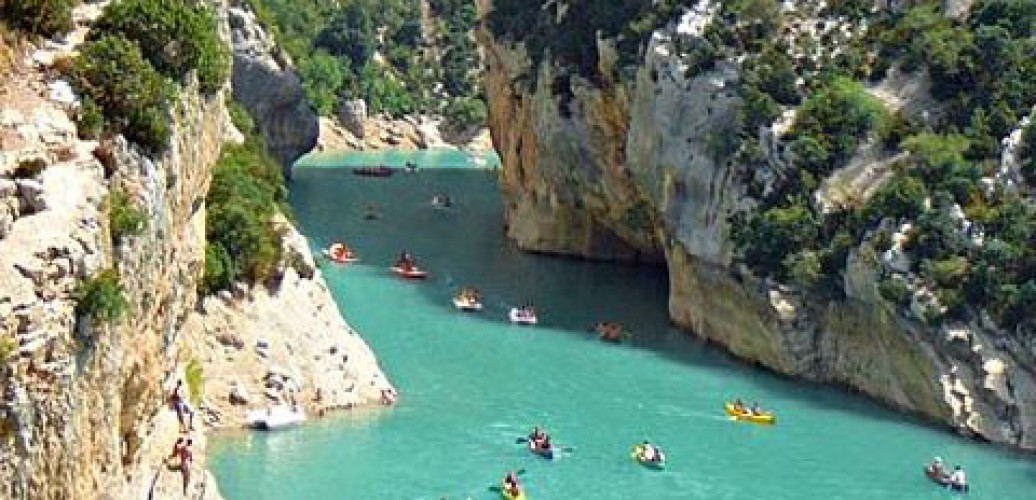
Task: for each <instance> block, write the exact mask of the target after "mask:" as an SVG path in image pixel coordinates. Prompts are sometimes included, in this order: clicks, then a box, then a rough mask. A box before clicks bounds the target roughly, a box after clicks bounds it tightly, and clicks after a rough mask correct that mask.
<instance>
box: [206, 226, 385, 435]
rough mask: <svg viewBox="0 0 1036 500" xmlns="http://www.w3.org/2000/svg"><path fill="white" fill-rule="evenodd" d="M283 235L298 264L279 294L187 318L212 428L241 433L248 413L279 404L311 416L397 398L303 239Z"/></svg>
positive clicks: (209, 302) (245, 298)
mask: <svg viewBox="0 0 1036 500" xmlns="http://www.w3.org/2000/svg"><path fill="white" fill-rule="evenodd" d="M285 231H286V232H287V233H288V235H289V236H288V238H286V240H285V247H286V248H285V253H286V254H289V255H292V254H294V255H296V256H298V258H297V259H295V260H294V262H293V263H292V264H290V265H287V266H286V268H285V269H284V270H283V272H282V276H281V279H280V283H279V285H278V287H277V288H276V289H275V290H268V289H266V288H264V287H252V288H242V289H240V290H238V291H237V293H236V296H234V295H231V296H228V297H208V298H206V299H204V302H203V304H202V306H201V307H200V308H199V311H200V312H196V313H192V314H191V317H190V318H189V319H188V322H189V323H190V324H191V325H192V327H191V328H188V329H187V331H189V332H191V336H192V338H191V339H190V341H189V344H190V345H192V348H191V351H192V352H194V353H195V355H196V358H195V359H197V360H199V361H200V363H201V366H202V368H203V373H204V374H205V394H206V401H205V405H204V406H205V409H206V419H207V423H209V424H211V425H212V426H214V427H240V426H241V425H242V424H244V423H245V422H244V416H245V413H246V411H247V410H250V409H264V408H268V407H269V406H271V405H275V404H292V403H297V404H299V405H301V406H302V407H303V408H304V409H305V410H306V412H307V414H308V415H309V416H310V417H314V416H317V415H323V414H324V413H325V412H327V411H330V410H337V409H349V408H353V407H355V406H358V405H370V404H381V403H386V402H387V401H385V400H384V397H385V395H386V394H391V395H393V396H394V395H395V388H394V387H392V385H391V384H390V383H389V382H388V380H387V379H386V377H385V375H384V374H383V373H382V371H381V368H380V367H379V366H378V362H377V360H376V359H375V357H374V354H373V353H372V352H371V350H370V348H369V347H367V344H366V343H365V342H364V341H363V339H362V338H360V336H359V334H357V333H356V331H354V330H353V329H352V328H350V327H349V326H348V325H346V324H345V322H344V321H343V320H342V316H341V314H339V312H338V307H337V306H336V305H335V303H334V300H333V299H332V298H331V293H330V291H329V290H328V288H327V284H326V283H325V282H324V279H323V277H322V276H321V274H320V271H319V270H318V269H317V268H316V266H315V264H314V262H313V260H312V257H310V253H309V246H308V243H307V242H306V239H305V238H304V237H303V236H302V235H300V234H299V233H297V232H296V231H295V230H294V229H293V228H291V227H290V226H287V227H286V228H285ZM287 260H289V261H290V260H291V259H287Z"/></svg>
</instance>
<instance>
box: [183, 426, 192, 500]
mask: <svg viewBox="0 0 1036 500" xmlns="http://www.w3.org/2000/svg"><path fill="white" fill-rule="evenodd" d="M192 462H194V452H193V451H191V440H190V439H188V440H187V444H185V445H183V447H181V448H180V475H181V476H183V494H184V495H187V485H188V484H190V482H191V463H192Z"/></svg>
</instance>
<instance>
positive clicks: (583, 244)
mask: <svg viewBox="0 0 1036 500" xmlns="http://www.w3.org/2000/svg"><path fill="white" fill-rule="evenodd" d="M682 3H683V4H684V5H686V6H687V7H686V8H685V9H681V10H680V11H679V13H678V15H675V16H674V17H673V18H672V19H669V20H668V21H666V22H661V23H659V26H661V27H660V28H658V29H656V30H655V31H654V32H653V33H651V34H650V36H647V37H645V39H644V40H645V41H644V50H643V51H642V52H638V53H640V54H642V56H640V57H639V59H636V60H634V61H633V62H632V64H630V65H620V63H619V62H618V61H620V59H621V57H619V56H618V55H617V49H616V48H615V47H616V46H617V45H618V44H619V43H621V42H616V41H615V40H611V39H605V40H601V39H600V38H598V40H597V43H596V47H595V48H594V51H593V53H592V54H590V55H587V54H586V53H585V52H584V53H581V54H579V57H578V58H577V60H578V61H579V63H581V65H579V66H577V65H576V64H575V63H573V60H574V59H572V58H571V57H570V58H568V59H566V58H565V57H564V55H565V54H566V53H565V50H566V48H564V47H557V48H556V50H554V52H555V53H560V54H561V55H560V56H557V55H556V56H555V58H554V59H553V60H552V59H551V58H550V57H549V56H543V55H542V54H541V53H537V52H536V50H537V48H531V45H533V44H543V43H547V44H548V45H549V44H550V43H552V42H543V41H539V42H537V41H534V40H533V38H531V37H530V38H528V39H525V41H524V42H516V41H515V40H516V39H517V40H522V39H523V38H522V37H521V36H519V35H515V33H513V32H510V31H508V30H505V29H501V28H499V26H496V27H495V28H494V20H492V19H490V18H487V19H486V20H484V26H483V29H482V31H481V32H480V33H479V40H480V43H482V45H483V47H484V49H485V50H486V54H487V59H488V68H489V74H488V75H487V77H486V82H487V97H488V105H489V124H490V128H491V131H492V135H493V142H494V145H495V146H496V148H497V150H498V151H499V152H500V154H501V157H502V159H503V164H504V171H503V176H502V191H503V195H504V203H505V209H506V210H505V216H506V218H507V220H506V224H507V227H508V233H507V234H508V236H509V237H510V238H512V239H513V240H514V241H515V242H516V243H517V244H518V245H519V246H520V247H522V248H524V249H528V250H532V251H539V252H547V253H559V254H570V255H577V256H584V257H589V258H609V259H611V258H615V259H634V258H645V257H647V258H648V260H654V259H655V258H659V257H661V259H660V260H662V259H664V262H665V263H666V265H667V266H668V269H669V275H670V298H669V310H670V315H671V317H672V318H673V320H674V322H676V323H677V324H679V325H681V326H683V327H685V328H687V329H688V330H690V331H692V332H693V333H695V334H696V335H699V336H702V337H705V338H707V339H709V340H710V341H712V342H715V343H717V344H719V345H722V346H724V347H725V348H727V349H728V350H729V351H730V352H731V353H733V354H735V355H736V356H739V357H742V358H745V359H746V360H750V361H755V362H759V363H761V364H762V365H764V366H766V367H768V368H770V369H773V370H775V371H778V372H781V373H786V374H791V375H795V376H801V377H804V378H806V379H810V380H816V381H824V382H831V383H835V384H839V385H845V386H848V387H851V388H852V389H854V390H858V391H861V392H863V393H865V394H868V395H870V396H872V397H874V398H876V399H879V400H881V401H883V402H885V403H887V404H889V405H891V406H894V407H897V408H902V409H904V410H907V411H911V412H916V413H920V414H923V415H925V416H927V417H929V418H932V419H935V420H938V421H942V422H945V423H947V424H950V425H952V426H954V427H955V428H957V429H959V430H960V431H961V432H964V433H969V434H974V435H978V436H980V437H982V438H984V439H989V440H992V441H997V442H1003V443H1008V444H1011V445H1014V446H1019V447H1022V448H1027V449H1036V426H1034V423H1033V420H1034V417H1036V404H1034V396H1036V394H1034V393H1033V391H1032V387H1033V386H1034V378H1033V375H1032V372H1031V370H1030V369H1028V368H1026V366H1031V362H1028V364H1027V361H1026V360H1031V358H1032V356H1031V353H1029V354H1026V353H1027V352H1028V350H1027V348H1026V347H1024V346H1020V345H1006V344H1010V342H1007V343H1006V344H1005V342H1004V340H1003V339H1004V335H1003V334H1002V333H1000V334H998V333H997V332H996V331H995V329H989V328H982V327H979V326H976V325H970V326H966V327H963V328H962V329H953V328H949V327H930V326H926V325H924V324H923V323H920V322H918V321H916V320H914V319H910V318H906V317H904V315H903V313H902V311H901V310H898V309H897V308H896V307H893V306H892V305H891V304H889V303H887V302H885V301H884V300H883V299H882V298H881V295H880V294H879V293H878V269H877V268H878V265H877V264H876V263H877V261H878V256H877V255H876V252H875V250H873V249H872V248H870V247H869V246H868V245H863V246H861V247H859V248H856V249H854V250H853V251H852V252H851V254H850V256H849V258H848V259H847V265H846V268H845V271H844V273H843V274H842V276H840V280H841V281H840V286H839V288H842V290H840V291H839V295H841V297H840V298H837V299H832V298H830V297H829V296H823V295H813V294H811V293H807V292H803V291H801V290H799V289H797V288H795V287H790V286H785V285H780V284H777V283H775V282H773V281H772V280H769V279H764V278H760V277H757V276H755V275H754V274H753V273H752V272H750V271H748V270H747V269H746V268H745V267H744V266H743V265H741V264H738V263H736V262H735V260H734V249H735V244H734V241H733V236H732V232H733V230H734V228H733V227H731V225H732V221H733V220H736V219H732V218H731V215H732V214H734V213H737V212H739V211H744V210H750V209H751V208H752V207H753V206H755V205H756V204H757V203H759V202H758V201H757V200H756V199H753V198H752V197H751V196H749V194H750V192H751V190H752V189H753V183H755V184H758V180H756V181H753V179H758V178H759V177H760V176H764V174H766V175H771V176H773V175H778V176H779V175H780V174H781V172H780V168H782V166H783V165H784V164H785V163H786V156H785V155H784V154H783V151H782V150H781V148H778V147H777V146H776V145H775V142H776V141H775V136H779V135H780V134H781V133H782V131H781V129H782V127H783V129H784V130H787V123H788V120H787V119H785V118H781V119H779V120H777V121H778V124H776V125H774V126H773V127H770V128H761V129H760V134H759V140H758V144H759V154H760V155H762V156H764V157H766V158H767V160H768V162H769V164H770V165H776V167H774V171H769V172H757V171H755V170H756V167H755V166H753V165H749V164H746V163H745V162H743V161H739V160H738V159H737V157H736V156H735V155H734V154H733V153H734V152H735V150H736V149H737V135H738V133H739V130H740V128H739V127H740V125H739V123H740V122H739V120H742V119H743V116H744V115H743V113H744V112H745V110H746V109H747V108H746V106H745V103H744V102H743V99H742V94H741V92H740V90H739V89H740V85H741V81H742V78H743V76H744V74H743V71H742V68H741V67H740V64H739V63H737V62H736V61H734V60H729V59H726V60H725V59H722V58H721V59H720V60H718V61H715V63H714V64H710V65H703V66H694V60H693V57H688V56H687V53H688V47H695V46H696V43H697V42H699V41H700V40H702V39H703V38H704V37H705V35H706V28H707V27H708V25H709V24H710V23H711V22H712V20H713V19H714V18H715V17H716V16H717V13H718V12H719V11H720V6H719V5H720V4H717V3H715V2H709V1H700V2H682ZM502 4H506V9H505V11H506V12H508V13H511V14H514V12H515V9H519V7H516V5H518V4H516V3H515V2H510V1H508V2H502ZM802 4H803V6H802V7H800V6H799V3H791V4H788V3H786V8H787V6H788V5H790V6H791V7H790V8H791V9H792V13H791V14H790V16H789V17H792V18H795V19H796V20H797V21H796V26H814V25H816V26H818V27H819V26H822V25H824V23H823V22H821V21H819V20H818V18H816V17H815V16H816V12H815V11H813V10H811V8H808V7H807V6H806V5H805V4H807V3H806V2H802ZM573 5H574V4H573ZM481 7H482V12H484V13H485V12H491V11H492V9H493V8H494V5H493V2H489V1H487V2H484V3H483V5H481ZM548 7H549V9H550V10H549V11H545V12H549V13H550V14H551V16H552V17H551V18H552V19H553V20H554V22H555V23H556V24H555V27H554V28H553V29H560V30H562V31H563V32H562V33H561V35H560V36H559V35H558V33H554V37H553V38H548V39H547V40H559V41H557V42H553V43H557V44H562V43H564V41H566V40H568V36H576V35H573V34H571V33H569V32H565V31H564V30H575V29H578V26H579V24H578V23H575V22H574V21H572V20H566V17H565V16H566V15H571V10H572V9H574V8H575V7H573V6H572V5H569V4H568V3H566V2H556V3H553V4H552V5H550V6H545V7H544V9H548ZM892 7H893V8H905V6H901V5H896V6H892ZM951 7H952V8H953V9H957V10H959V9H960V8H963V9H964V10H966V8H967V6H966V5H965V6H963V7H962V6H960V5H956V3H954V4H953V5H951ZM800 8H801V10H799V9H800ZM954 12H956V10H954ZM523 19H526V21H527V18H523ZM526 21H520V20H518V19H516V20H515V22H516V23H517V22H526ZM834 25H837V23H834ZM537 29H542V28H537ZM817 29H820V28H817ZM839 29H840V28H839ZM531 30H532V28H529V31H531ZM847 32H849V31H847ZM628 35H629V33H628V32H625V31H624V32H623V36H626V37H627V38H626V40H627V41H628V39H629V38H628ZM551 49H555V48H554V47H551ZM627 56H628V52H627ZM559 61H561V62H559ZM587 61H592V62H593V68H592V69H593V70H592V71H588V70H587V64H586V62H587ZM890 86H891V85H885V88H887V87H890ZM915 86H916V85H910V86H908V87H910V88H913V87H915ZM894 90H898V89H894ZM878 92H879V91H875V93H878ZM903 104H906V103H903ZM780 122H783V123H784V124H783V125H781V124H780ZM854 161H855V162H856V163H854V165H856V164H862V165H864V167H868V168H860V169H859V170H867V171H868V174H867V175H870V176H871V177H873V178H875V179H877V180H876V181H873V182H877V183H880V182H882V181H883V180H884V179H887V177H888V176H887V175H886V176H885V177H882V176H881V172H882V171H883V170H881V169H879V168H871V167H873V165H886V164H888V163H890V160H889V159H887V158H884V157H878V158H868V157H866V155H864V156H861V157H859V158H857V159H855V160H854ZM847 170H850V171H852V170H851V169H847ZM856 180H858V179H854V182H855V181H856ZM767 188H769V186H768V187H767ZM861 190H863V189H862V188H861ZM756 196H758V195H756Z"/></svg>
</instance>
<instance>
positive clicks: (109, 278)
mask: <svg viewBox="0 0 1036 500" xmlns="http://www.w3.org/2000/svg"><path fill="white" fill-rule="evenodd" d="M73 297H74V298H75V301H76V308H75V311H76V315H77V316H79V317H88V318H92V319H94V320H96V321H103V322H106V323H113V322H116V321H118V320H119V319H121V318H122V317H123V316H124V315H125V314H126V312H127V311H128V310H129V301H127V300H126V296H125V291H124V290H123V288H122V283H120V282H119V273H118V272H117V271H115V270H114V269H105V270H104V271H101V272H100V273H98V274H97V275H96V276H94V277H92V278H89V279H87V280H85V281H83V282H82V283H80V284H79V286H78V287H77V288H76V290H75V292H74V293H73Z"/></svg>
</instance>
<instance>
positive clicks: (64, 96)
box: [47, 80, 79, 108]
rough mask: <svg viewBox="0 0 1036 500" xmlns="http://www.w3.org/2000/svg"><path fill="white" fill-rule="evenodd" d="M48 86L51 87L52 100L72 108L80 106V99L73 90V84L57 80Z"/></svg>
mask: <svg viewBox="0 0 1036 500" xmlns="http://www.w3.org/2000/svg"><path fill="white" fill-rule="evenodd" d="M47 87H48V88H49V89H50V100H52V101H54V102H56V103H58V104H62V105H65V106H69V107H71V108H78V107H79V99H78V98H76V94H75V92H73V91H72V86H71V85H69V83H68V82H66V81H65V80H55V81H53V82H50V83H49V84H48V85H47Z"/></svg>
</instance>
